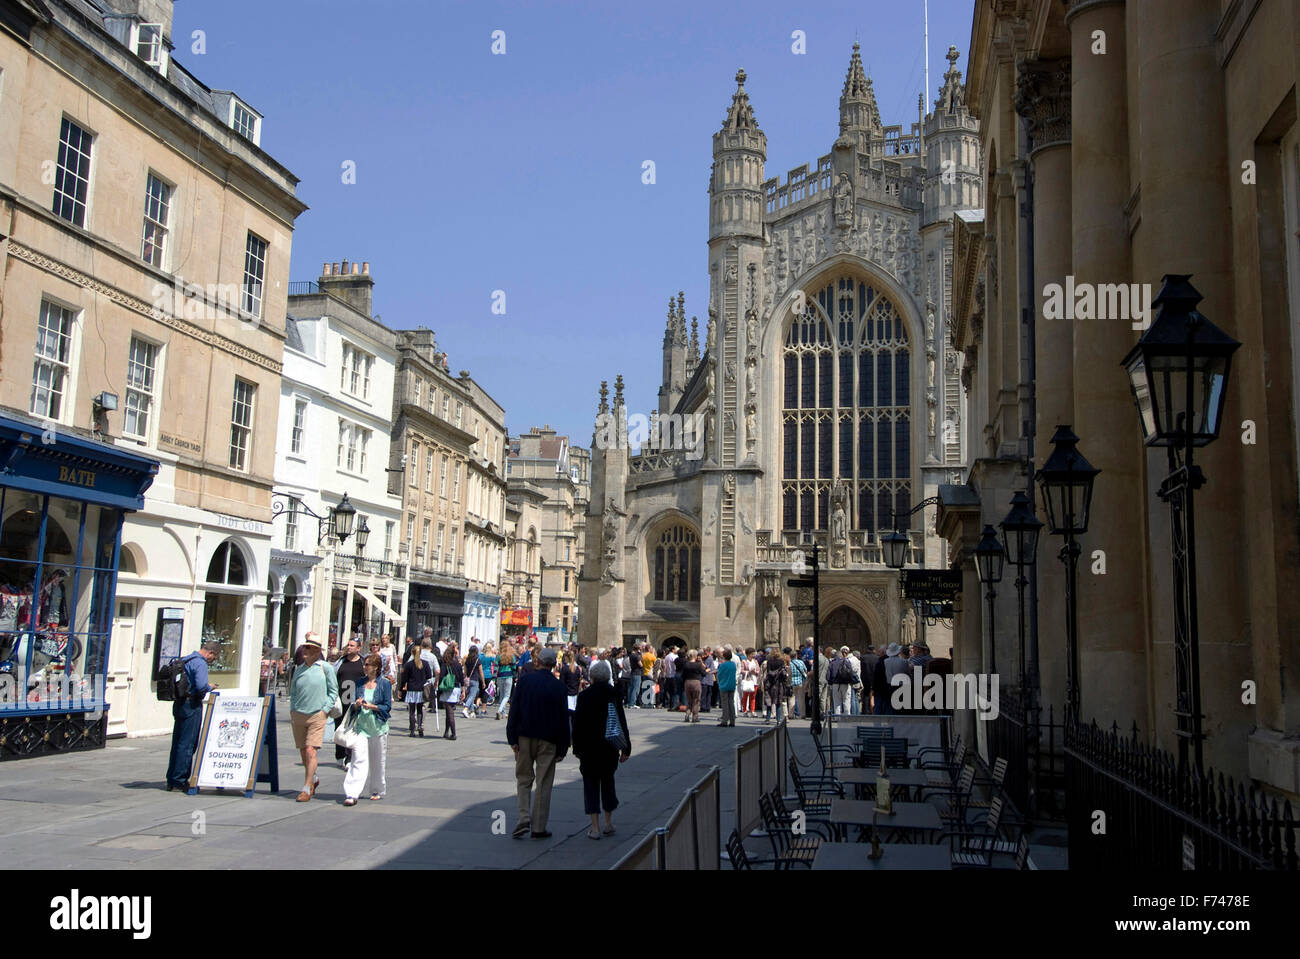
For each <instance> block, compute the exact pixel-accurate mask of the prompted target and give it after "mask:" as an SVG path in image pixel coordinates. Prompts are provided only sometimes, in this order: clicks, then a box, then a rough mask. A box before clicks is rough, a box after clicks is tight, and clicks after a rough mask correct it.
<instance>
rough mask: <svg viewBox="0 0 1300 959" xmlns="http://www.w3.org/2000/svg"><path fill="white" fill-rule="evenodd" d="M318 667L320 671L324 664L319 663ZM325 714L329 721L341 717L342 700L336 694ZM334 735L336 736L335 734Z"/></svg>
mask: <svg viewBox="0 0 1300 959" xmlns="http://www.w3.org/2000/svg"><path fill="white" fill-rule="evenodd" d="M318 662H319V661H318ZM319 665H320V668H321V669H322V670H324V669H325V664H324V663H319ZM325 712H326V714H327V715H328V716H329V718H330V719H339V718H340V717H341V716H342V715H343V700H342V699H340V698H339V695H338V693H335V694H334V702H332V703H330V706H329V708H328V709H326V710H325ZM335 735H337V733H336V734H335Z"/></svg>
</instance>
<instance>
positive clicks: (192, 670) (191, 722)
mask: <svg viewBox="0 0 1300 959" xmlns="http://www.w3.org/2000/svg"><path fill="white" fill-rule="evenodd" d="M220 651H221V644H220V643H218V642H217V641H216V640H209V641H208V642H206V643H204V644H203V646H202V648H201V649H199V651H198V652H197V653H190V654H189V655H188V656H186V657H185V658H184V659H183V660H181V662H183V663H184V664H185V678H186V679H187V680H188V681H189V684H190V694H189V696H187V697H186V698H184V699H178V700H176V701H175V702H174V703H172V720H173V723H172V751H171V758H170V759H169V761H168V763H167V791H168V792H171V791H172V790H173V789H188V788H189V785H190V764H191V763H193V762H194V750H195V749H196V748H198V745H199V727H200V726H201V725H202V724H203V697H204V696H206V695H207V694H208V693H209V692H211V691H212V690H213V689H215V688H216V687H215V686H213V685H212V684H211V683H209V682H208V665H209V664H210V663H212V662H213V661H214V660H216V658H217V653H218V652H220Z"/></svg>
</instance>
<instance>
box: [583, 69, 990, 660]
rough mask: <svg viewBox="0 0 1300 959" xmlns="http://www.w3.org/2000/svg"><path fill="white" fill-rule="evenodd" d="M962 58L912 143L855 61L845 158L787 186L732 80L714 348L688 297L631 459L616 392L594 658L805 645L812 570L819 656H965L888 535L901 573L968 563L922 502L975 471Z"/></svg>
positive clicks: (606, 410) (972, 190)
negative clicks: (875, 650)
mask: <svg viewBox="0 0 1300 959" xmlns="http://www.w3.org/2000/svg"><path fill="white" fill-rule="evenodd" d="M957 59H958V51H957V50H956V48H955V47H954V48H950V50H949V54H948V60H949V67H948V70H947V72H946V73H945V74H944V78H943V85H942V87H941V88H940V90H939V94H938V97H937V99H936V100H935V101H934V103H933V105H932V107H931V109H930V110H928V111H927V110H926V108H925V106H924V98H918V99H919V100H920V101H921V102H918V109H917V115H916V118H915V119H914V120H912V121H910V122H909V123H908V124H906V128H905V127H904V125H903V124H899V125H894V126H886V125H885V124H884V123H883V122H882V119H881V116H880V110H879V108H878V106H877V103H876V97H875V93H874V91H873V89H872V81H871V78H870V77H868V76H867V75H866V72H865V71H864V69H863V65H862V59H861V56H860V53H859V47H858V44H856V43H855V44H854V45H853V52H852V56H851V58H850V60H849V67H848V72H847V76H846V77H845V81H844V88H843V91H842V93H841V95H840V103H839V132H838V135H837V136H836V137H835V139H834V140H833V142H832V143H831V147H830V151H829V152H828V153H826V154H825V155H823V156H821V157H819V159H818V160H817V161H816V164H815V166H810V165H807V164H805V165H804V166H801V167H798V168H796V169H794V170H791V171H790V173H789V174H788V176H787V177H786V178H785V180H784V181H782V180H781V179H780V178H779V177H774V178H771V179H768V178H767V176H766V173H765V171H764V163H765V161H766V158H767V138H766V136H765V135H764V133H763V131H762V130H761V129H760V127H759V124H758V120H757V117H756V115H755V109H754V105H753V104H751V103H750V99H749V95H748V94H747V93H746V91H745V79H746V78H745V72H744V71H743V70H741V71H739V72H738V73H737V74H736V90H735V93H734V94H733V95H732V98H731V105H730V107H729V108H728V110H727V113H726V118H725V120H724V121H723V123H722V127H721V129H720V130H718V132H716V133H714V134H713V167H712V175H711V178H710V186H709V237H708V263H707V268H708V271H709V302H708V304H707V309H706V310H705V311H704V312H705V313H706V315H707V319H706V320H705V322H704V324H703V342H701V323H700V320H699V317H698V316H691V317H690V318H689V319H688V317H687V306H686V303H685V298H684V296H682V295H681V294H678V295H677V296H676V297H675V298H670V300H669V305H668V317H667V328H666V329H665V332H664V339H663V382H662V386H661V388H660V390H659V396H658V402H657V404H655V405H654V406H653V409H654V410H656V411H657V414H658V415H657V417H655V419H656V420H657V422H656V423H655V424H654V426H653V427H652V429H651V430H650V431H649V437H648V439H646V441H645V442H643V443H641V444H640V446H639V447H638V449H637V451H636V452H635V454H634V453H633V451H632V450H630V449H629V448H628V444H626V443H622V442H609V441H608V440H607V439H602V437H608V436H617V435H619V431H620V428H621V427H622V424H624V423H625V422H626V420H627V418H628V417H629V398H628V397H626V396H624V391H623V384H622V378H621V377H617V378H616V381H615V384H614V388H613V391H612V397H611V395H610V390H609V387H608V385H607V384H602V385H601V389H600V405H599V409H598V412H597V430H596V434H595V440H594V442H593V449H592V465H591V498H590V507H589V510H588V519H587V524H586V543H585V547H586V563H585V566H584V569H583V575H582V579H581V582H580V585H579V604H580V610H581V616H580V620H579V631H580V637H579V639H580V642H582V643H585V644H587V645H589V646H608V645H611V644H623V643H625V642H632V641H636V640H645V641H648V642H651V643H653V644H654V645H655V646H659V647H661V646H662V645H664V644H665V643H667V642H670V641H677V642H678V643H679V644H684V645H689V646H702V645H716V644H718V643H732V644H738V645H740V646H766V645H774V644H779V645H780V646H794V645H796V644H797V643H798V642H799V641H801V640H802V638H803V637H807V636H811V635H812V621H811V612H810V611H804V610H800V609H799V607H804V606H808V605H810V603H811V599H810V597H809V596H807V595H800V594H801V593H810V592H811V591H804V590H799V589H794V588H791V587H790V586H789V584H788V582H787V580H788V579H789V578H790V577H791V576H793V575H795V574H796V573H797V572H799V571H800V569H801V561H807V560H811V558H812V556H813V555H814V549H815V551H816V555H817V557H818V561H819V563H820V570H821V587H820V596H819V618H820V625H821V637H822V642H823V645H826V644H831V643H833V644H835V645H836V646H837V647H838V646H840V645H848V646H850V647H854V648H862V647H863V646H864V645H865V644H868V643H870V644H872V645H879V644H881V643H890V642H896V641H908V640H911V639H913V638H915V637H917V636H918V635H923V636H924V637H925V641H926V642H927V643H928V644H929V645H930V646H931V648H932V650H933V652H934V654H935V655H936V656H944V655H947V650H948V649H949V648H950V647H951V642H952V633H951V620H950V618H948V617H950V616H951V611H950V610H949V611H946V615H945V611H943V610H940V609H933V610H931V609H928V608H924V609H922V610H919V611H920V612H921V615H920V617H919V622H918V616H917V612H918V610H914V608H913V605H912V604H911V603H910V602H909V601H908V600H906V599H904V598H903V597H902V595H901V593H900V589H899V580H900V574H899V572H898V571H896V570H894V569H890V568H889V567H888V566H886V564H885V562H884V555H883V553H882V548H881V537H882V536H885V535H887V534H888V533H890V532H892V531H893V530H895V529H898V530H900V531H902V532H903V533H904V534H906V535H908V537H909V539H910V550H909V555H908V556H907V563H906V566H907V568H910V569H918V568H926V569H947V568H948V567H949V565H950V563H949V557H948V556H947V555H946V554H947V544H946V542H945V541H943V540H941V539H940V538H939V537H938V535H937V534H936V532H935V529H934V517H935V507H934V506H933V505H921V504H923V503H924V502H925V500H926V499H927V498H929V497H932V496H934V495H935V494H936V492H937V490H938V488H939V486H940V485H942V484H959V483H962V482H963V476H964V467H965V465H966V456H967V451H966V450H965V449H964V448H963V446H964V435H963V434H964V430H963V429H962V426H961V424H962V422H963V420H964V418H965V415H966V392H965V391H966V390H969V388H970V383H969V381H967V380H965V379H964V377H963V373H962V366H963V362H962V360H963V358H962V356H961V355H960V354H959V353H958V352H957V351H956V350H955V349H954V347H953V344H952V341H951V337H950V334H949V329H950V316H949V313H950V299H951V292H952V281H953V277H952V264H953V242H954V241H953V237H954V232H955V230H956V227H957V224H958V223H959V222H961V221H962V220H963V219H964V218H968V217H978V211H979V210H982V209H983V206H984V200H983V196H982V195H981V183H982V180H981V158H980V148H979V130H978V124H977V121H976V120H975V119H974V118H973V117H972V116H970V114H969V112H968V111H967V108H966V105H965V98H964V87H963V83H962V75H961V73H960V71H958V70H957V68H956V62H957ZM760 106H761V104H760ZM827 112H828V113H829V111H827ZM972 211H974V212H972ZM646 399H647V401H648V400H649V398H648V397H647V398H646ZM643 408H644V409H651V408H652V407H651V404H650V403H649V402H646V403H645V405H644V406H640V405H637V404H635V403H633V404H632V405H631V409H632V410H634V411H637V410H640V409H643ZM611 423H612V424H614V425H615V427H616V428H614V429H609V425H610V424H611ZM622 435H624V436H625V435H626V432H625V431H624V432H623V434H622ZM792 606H793V607H796V609H795V610H791V607H792ZM927 614H929V615H927Z"/></svg>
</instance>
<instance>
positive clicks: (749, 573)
mask: <svg viewBox="0 0 1300 959" xmlns="http://www.w3.org/2000/svg"><path fill="white" fill-rule="evenodd" d="M753 581H754V564H753V563H746V564H745V565H744V566H743V567H742V568H741V570H740V585H741V586H748V585H749V584H750V583H752V582H753Z"/></svg>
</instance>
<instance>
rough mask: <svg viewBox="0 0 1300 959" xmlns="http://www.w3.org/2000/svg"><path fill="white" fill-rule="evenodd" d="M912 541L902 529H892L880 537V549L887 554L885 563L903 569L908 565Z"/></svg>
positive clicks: (892, 567) (890, 566) (893, 567)
mask: <svg viewBox="0 0 1300 959" xmlns="http://www.w3.org/2000/svg"><path fill="white" fill-rule="evenodd" d="M911 545H912V541H911V540H910V539H908V537H907V534H906V533H903V532H901V531H900V530H896V529H895V530H890V531H889V532H888V533H886V534H885V535H884V536H882V537H880V550H881V552H882V553H884V554H885V565H886V566H888V567H889V568H890V569H902V568H903V567H904V566H906V565H907V550H908V548H909V547H911Z"/></svg>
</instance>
